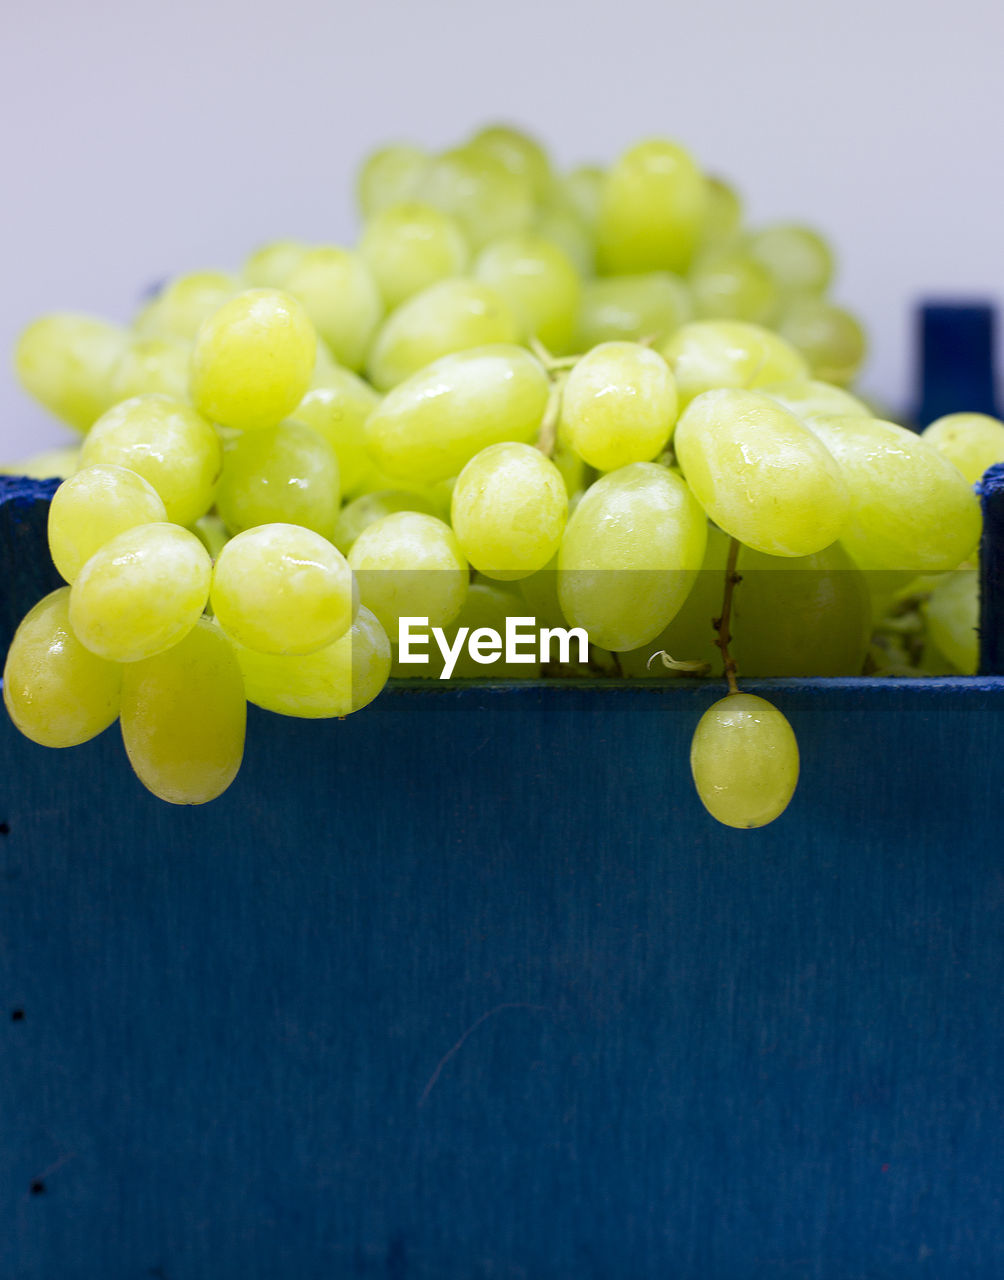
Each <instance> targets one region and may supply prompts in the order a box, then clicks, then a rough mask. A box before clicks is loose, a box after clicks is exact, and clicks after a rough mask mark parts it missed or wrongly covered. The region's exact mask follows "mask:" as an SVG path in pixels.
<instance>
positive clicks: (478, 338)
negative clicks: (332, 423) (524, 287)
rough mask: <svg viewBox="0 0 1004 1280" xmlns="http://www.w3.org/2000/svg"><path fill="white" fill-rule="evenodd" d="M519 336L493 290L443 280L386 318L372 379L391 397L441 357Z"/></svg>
mask: <svg viewBox="0 0 1004 1280" xmlns="http://www.w3.org/2000/svg"><path fill="white" fill-rule="evenodd" d="M519 336H520V333H519V326H518V324H517V322H516V318H515V316H514V315H513V313H512V311H511V309H510V308H509V306H508V304H507V303H506V302H505V301H504V300H503V299H502V298H501V297H500V295H499V294H498V293H496V292H495V290H494V289H491V288H489V286H488V285H486V284H481V283H480V282H479V281H477V280H468V279H463V278H461V279H457V280H441V281H440V282H439V283H438V284H434V285H430V286H429V288H428V289H423V290H422V292H421V293H416V294H415V295H414V296H413V297H411V298H409V299H408V300H407V302H405V303H403V304H402V305H401V306H400V307H398V309H397V310H396V311H395V312H393V313H392V314H391V315H390V316H388V317H387V319H386V321H385V322H384V324H383V325H382V326H381V328H380V331H379V332H378V333H377V335H376V338H375V340H374V342H373V346H372V348H371V349H370V354H369V360H368V364H367V369H368V374H369V379H370V381H371V382H372V383H373V385H374V386H375V387H376V388H377V389H378V390H380V391H388V390H390V389H391V388H392V387H395V386H397V385H398V383H400V382H403V381H404V380H405V379H406V378H410V377H411V375H412V374H414V373H417V372H418V371H419V370H420V369H424V368H425V367H426V365H429V364H432V362H433V361H434V360H438V359H439V358H440V357H441V356H445V355H451V354H453V353H454V352H457V351H466V350H469V349H470V348H472V347H483V346H487V345H489V344H490V343H496V342H516V341H518V339H519Z"/></svg>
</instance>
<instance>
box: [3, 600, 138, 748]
mask: <svg viewBox="0 0 1004 1280" xmlns="http://www.w3.org/2000/svg"><path fill="white" fill-rule="evenodd" d="M69 612H70V588H69V587H60V588H59V590H58V591H53V592H51V593H50V594H49V595H47V596H46V597H45V598H44V599H43V600H40V601H39V602H38V604H36V605H35V607H34V608H33V609H32V610H30V612H29V613H27V614H26V615H25V617H24V618H23V619H22V621H21V625H20V626H19V627H18V629H17V631H16V632H15V633H14V639H13V640H12V641H11V644H10V648H9V649H8V651H7V661H6V664H5V666H4V669H3V700H4V706H6V708H7V711H8V713H9V714H10V718H11V720H13V722H14V724H15V725H16V726H17V728H18V729H20V731H21V732H22V733H23V734H24V735H25V737H26V738H30V739H31V740H32V742H38V743H40V744H41V745H42V746H43V747H75V746H78V745H79V744H80V743H81V742H87V741H89V740H90V739H91V738H94V737H96V736H97V735H98V734H99V733H101V731H102V730H103V729H107V728H108V726H109V725H110V724H111V723H112V722H113V721H114V720H115V717H116V716H117V715H118V713H119V694H120V690H121V687H122V668H121V667H120V666H119V665H118V664H117V663H115V662H105V661H104V660H103V659H102V658H98V657H95V655H94V654H93V653H91V652H90V650H88V649H85V648H84V646H83V645H82V644H81V643H80V641H79V640H78V639H77V637H76V636H75V635H74V634H73V631H72V629H71V627H70V617H69Z"/></svg>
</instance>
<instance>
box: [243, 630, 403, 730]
mask: <svg viewBox="0 0 1004 1280" xmlns="http://www.w3.org/2000/svg"><path fill="white" fill-rule="evenodd" d="M234 649H235V650H236V653H237V660H238V662H239V663H240V666H241V671H242V673H243V675H244V688H245V692H246V693H247V699H248V701H249V702H253V703H254V704H255V706H257V707H263V708H264V709H265V710H266V711H274V712H276V713H277V714H278V715H282V716H298V717H300V718H301V719H304V720H318V719H327V718H330V717H332V716H338V717H342V716H347V715H351V713H352V712H353V711H360V710H362V708H363V707H365V706H368V705H369V703H371V702H372V701H373V699H374V698H375V697H376V696H377V694H378V693H380V691H381V690H382V689H383V687H384V685H385V684H386V683H387V677H388V676H389V675H390V642H389V641H388V639H387V633H386V632H385V631H384V629H383V627H381V625H380V623H379V622H378V621H377V619H376V617H375V615H374V614H372V613H371V612H370V611H369V609H366V608H363V607H360V609H359V612H358V613H357V614H356V618H355V621H354V622H353V623H352V626H351V627H350V628H349V630H348V631H346V633H345V635H343V636H342V637H341V638H340V639H339V640H335V641H334V643H333V644H329V645H325V646H324V648H323V649H317V650H316V651H315V652H314V653H307V654H302V655H295V654H273V653H256V652H255V651H254V650H253V649H245V648H244V647H243V646H242V645H236V644H235V645H234Z"/></svg>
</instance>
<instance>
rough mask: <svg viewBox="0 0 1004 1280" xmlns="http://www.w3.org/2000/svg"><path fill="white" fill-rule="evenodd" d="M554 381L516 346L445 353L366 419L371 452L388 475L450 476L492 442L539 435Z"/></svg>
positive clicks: (414, 477) (524, 439)
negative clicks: (452, 353)
mask: <svg viewBox="0 0 1004 1280" xmlns="http://www.w3.org/2000/svg"><path fill="white" fill-rule="evenodd" d="M548 394H549V384H548V379H547V374H546V373H545V372H544V369H543V368H542V366H541V364H540V362H539V361H537V360H536V359H534V357H533V356H532V355H530V353H529V352H528V351H525V350H524V349H523V348H522V347H516V346H505V345H501V344H499V345H496V346H487V347H477V348H475V349H474V350H473V351H461V352H457V353H456V354H454V355H449V356H444V357H443V358H442V359H441V360H437V361H436V362H435V363H434V364H431V365H429V366H428V368H425V369H422V370H420V371H419V372H418V373H416V374H414V375H413V376H412V377H411V378H409V379H408V380H407V381H406V382H403V383H401V384H400V385H399V386H397V387H395V388H394V390H393V391H391V392H390V394H389V395H388V396H387V397H386V398H385V399H384V401H383V402H382V403H381V404H380V405H379V406H378V407H377V408H376V409H374V411H373V413H372V414H371V415H370V418H369V421H368V422H367V423H366V442H367V446H368V448H369V450H370V454H371V456H372V457H373V459H374V461H375V462H376V464H377V466H378V467H380V469H381V470H383V471H384V472H386V473H387V474H388V475H389V476H393V477H397V476H400V477H403V478H406V479H408V480H409V481H416V480H417V481H425V482H428V481H434V480H446V479H448V478H449V477H450V476H453V475H456V474H457V472H459V471H460V469H461V467H463V465H464V464H465V463H466V462H467V461H468V459H469V458H473V456H474V455H475V454H476V453H479V452H480V451H481V450H482V449H485V448H487V446H488V445H490V444H501V443H502V442H503V441H507V440H515V441H520V442H521V443H524V444H525V443H529V442H530V441H531V440H533V438H534V437H535V436H536V434H537V432H538V430H539V428H540V423H541V419H542V418H543V416H544V410H545V408H546V407H547V400H548Z"/></svg>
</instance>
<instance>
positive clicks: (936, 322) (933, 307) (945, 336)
mask: <svg viewBox="0 0 1004 1280" xmlns="http://www.w3.org/2000/svg"><path fill="white" fill-rule="evenodd" d="M996 325H997V314H996V309H995V307H994V306H993V304H991V303H989V302H954V303H952V302H937V303H935V302H926V303H922V304H921V305H920V306H919V307H918V309H917V326H918V342H917V348H918V362H919V381H920V396H919V400H918V404H917V410H916V415H915V416H916V420H917V424H918V426H919V427H926V426H927V425H928V423H930V422H933V421H934V420H935V419H936V418H940V417H942V416H943V415H944V414H946V413H962V412H968V413H989V414H991V415H992V416H993V417H999V416H1000V401H999V399H998V394H997V382H996V373H995V369H996Z"/></svg>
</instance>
